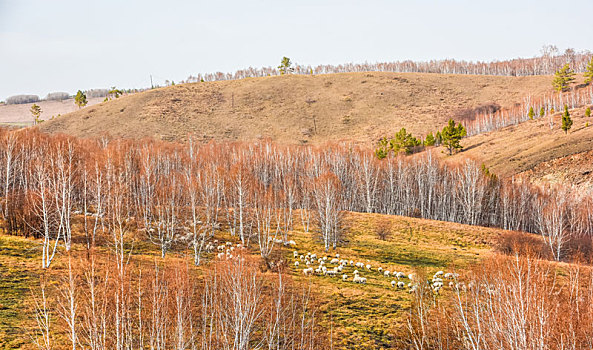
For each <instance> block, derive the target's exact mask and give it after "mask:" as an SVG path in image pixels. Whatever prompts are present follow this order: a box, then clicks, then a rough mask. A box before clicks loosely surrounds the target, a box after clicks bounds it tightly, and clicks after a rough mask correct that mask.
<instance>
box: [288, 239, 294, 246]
mask: <svg viewBox="0 0 593 350" xmlns="http://www.w3.org/2000/svg"><path fill="white" fill-rule="evenodd" d="M288 245H289V246H291V247H294V246H296V242H295V241H293V240H290V241H288Z"/></svg>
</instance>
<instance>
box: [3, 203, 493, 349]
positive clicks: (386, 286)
mask: <svg viewBox="0 0 593 350" xmlns="http://www.w3.org/2000/svg"><path fill="white" fill-rule="evenodd" d="M385 219H387V220H390V221H391V223H392V225H393V226H392V227H393V229H392V232H393V233H392V236H391V237H390V238H389V239H388V240H386V241H382V240H379V239H378V238H377V236H376V235H375V233H374V227H375V225H376V224H377V222H378V220H385ZM346 220H347V222H348V227H349V228H348V231H347V236H346V241H345V242H344V245H343V246H342V247H340V248H338V250H336V251H332V252H330V253H328V254H331V255H332V256H333V255H334V254H335V253H339V254H340V257H341V258H343V259H352V260H354V261H361V262H364V263H365V264H371V265H372V266H373V268H372V270H371V271H366V270H364V271H363V270H361V276H364V277H366V278H367V279H368V282H367V284H366V285H362V284H355V283H353V282H352V281H351V280H350V281H346V282H344V281H342V280H341V278H339V277H334V278H331V277H327V276H310V277H305V276H304V275H303V273H302V269H303V267H304V264H302V265H303V266H300V267H294V264H293V262H294V260H295V259H294V258H293V256H292V255H293V254H292V251H293V249H297V250H298V251H300V252H302V253H303V254H305V253H306V252H307V251H309V252H312V253H317V254H318V255H319V256H323V255H325V254H324V253H323V250H322V245H321V244H320V243H319V242H318V241H317V240H316V239H315V238H314V236H313V234H311V233H305V232H303V231H302V230H301V228H299V227H297V228H296V229H295V231H294V232H293V238H294V239H295V241H296V242H297V247H296V248H282V254H283V255H284V256H285V258H286V260H287V264H288V273H289V274H291V275H292V276H293V277H294V279H295V280H296V281H297V282H298V283H300V284H302V285H303V286H306V285H310V286H311V287H312V288H313V289H314V290H315V293H316V295H318V296H320V297H321V299H322V300H320V301H321V304H322V305H323V306H322V308H321V310H320V311H321V312H322V313H323V316H322V322H323V323H324V325H325V326H328V328H329V326H331V327H332V328H333V332H334V333H333V334H334V335H333V339H334V345H335V346H336V348H347V349H355V348H356V349H377V348H382V347H383V348H388V347H390V346H391V345H392V343H393V341H394V338H393V334H394V333H393V332H394V330H395V329H396V328H398V327H400V326H401V325H402V322H403V321H404V319H405V317H406V310H407V308H409V306H410V301H411V296H410V295H409V294H408V292H407V288H406V289H403V290H398V289H396V288H393V287H391V284H390V282H391V281H392V279H393V278H386V277H384V276H383V275H382V274H381V273H379V272H378V271H377V268H378V267H379V266H381V267H383V268H384V269H389V270H391V271H393V270H397V271H402V272H405V273H406V274H408V273H412V272H414V271H415V269H416V268H424V269H426V270H427V272H429V273H434V272H435V271H437V270H441V269H445V270H448V271H453V270H455V271H457V272H459V273H461V274H462V275H463V270H464V268H466V267H467V266H468V265H469V264H471V263H472V262H475V261H477V260H478V259H481V258H483V257H486V256H488V255H489V254H490V251H491V249H490V245H489V243H490V242H491V241H492V240H493V239H494V238H495V237H497V236H498V235H499V234H500V233H501V232H502V231H501V230H496V229H489V228H481V227H471V226H467V225H461V224H455V223H448V222H437V221H430V220H422V219H414V218H407V217H398V216H385V215H378V214H358V213H349V214H348V216H347V217H346ZM217 238H219V239H221V240H233V238H232V237H230V236H229V235H228V234H227V233H220V234H219V236H218V237H217ZM136 246H137V248H136V250H135V255H134V257H133V259H134V260H138V259H139V260H146V261H147V262H150V261H152V260H153V259H154V256H155V255H158V251H157V250H156V247H154V246H152V245H150V244H148V243H146V242H145V243H142V242H138V243H137V245H136ZM40 248H41V247H40V245H39V244H38V242H37V241H35V240H32V239H24V238H20V237H14V236H7V235H0V267H1V268H0V277H1V278H0V295H2V296H3V298H2V305H1V306H0V349H8V348H10V349H12V348H20V347H23V348H31V346H30V337H29V335H30V334H31V332H32V331H33V330H34V327H35V320H34V318H33V317H34V315H33V305H32V302H31V299H30V295H31V294H30V292H29V291H30V288H35V287H37V286H38V283H39V282H38V281H39V276H40V274H41V269H40V261H39V260H40V257H39V254H40ZM74 249H75V250H77V251H79V252H81V253H82V252H83V247H82V246H80V245H76V246H75V248H74ZM106 249H108V248H106ZM105 252H107V250H105ZM254 254H257V253H256V252H254ZM183 255H184V254H183V252H179V254H178V255H176V256H173V255H170V256H168V257H167V258H166V259H180V258H182V256H183ZM214 255H215V253H212V254H209V255H208V256H207V258H208V259H212V258H213V257H214ZM183 259H189V258H187V257H186V258H183ZM65 261H66V257H65V256H64V255H60V256H58V258H57V259H56V261H55V262H54V264H53V266H52V268H51V269H50V274H52V275H55V276H57V275H59V274H63V273H64V269H65V268H66V265H65V264H66V263H65ZM206 266H207V265H206ZM328 266H333V265H329V264H328ZM202 268H204V267H200V269H202ZM206 268H207V267H206ZM354 269H355V268H354V267H347V268H346V269H345V271H344V273H346V274H348V275H350V276H351V275H352V271H353V270H354ZM309 283H310V284H309ZM406 283H407V280H406ZM445 293H448V291H445ZM55 324H56V325H58V322H57V321H56V322H55ZM58 327H59V326H58ZM65 339H66V338H65V337H63V339H62V341H64V340H65ZM59 341H60V340H58V343H59Z"/></svg>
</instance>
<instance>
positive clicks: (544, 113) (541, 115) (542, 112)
mask: <svg viewBox="0 0 593 350" xmlns="http://www.w3.org/2000/svg"><path fill="white" fill-rule="evenodd" d="M544 115H546V110H545V109H544V107H542V108H540V110H539V117H540V118H542V117H543V116H544Z"/></svg>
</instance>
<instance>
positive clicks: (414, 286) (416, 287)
mask: <svg viewBox="0 0 593 350" xmlns="http://www.w3.org/2000/svg"><path fill="white" fill-rule="evenodd" d="M416 290H418V286H417V285H413V286H412V288H410V290H409V291H408V293H410V294H412V293H414V292H415V291H416Z"/></svg>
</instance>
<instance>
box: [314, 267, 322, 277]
mask: <svg viewBox="0 0 593 350" xmlns="http://www.w3.org/2000/svg"><path fill="white" fill-rule="evenodd" d="M315 273H316V274H318V275H321V274H322V273H323V271H322V270H321V268H320V267H318V268H316V269H315Z"/></svg>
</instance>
